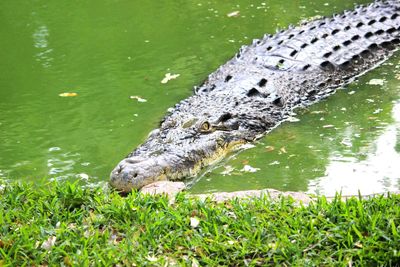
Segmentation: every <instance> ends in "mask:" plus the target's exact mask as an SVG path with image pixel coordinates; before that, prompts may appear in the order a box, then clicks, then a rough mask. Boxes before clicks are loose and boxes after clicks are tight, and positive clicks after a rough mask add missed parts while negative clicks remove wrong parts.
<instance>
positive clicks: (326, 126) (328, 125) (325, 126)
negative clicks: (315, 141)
mask: <svg viewBox="0 0 400 267" xmlns="http://www.w3.org/2000/svg"><path fill="white" fill-rule="evenodd" d="M333 127H335V125H332V124H327V125H324V126H322V128H333Z"/></svg>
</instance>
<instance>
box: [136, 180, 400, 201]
mask: <svg viewBox="0 0 400 267" xmlns="http://www.w3.org/2000/svg"><path fill="white" fill-rule="evenodd" d="M186 189H187V188H186V186H185V184H184V183H183V182H172V181H158V182H154V183H152V184H149V185H146V186H144V187H143V188H142V189H141V190H140V193H142V194H149V195H163V194H164V195H167V196H168V197H169V199H170V202H172V203H173V202H174V200H175V196H176V195H177V194H178V193H179V192H182V191H185V190H186ZM337 194H338V195H339V197H340V199H342V200H347V199H349V198H353V197H358V198H360V199H368V198H371V197H375V196H388V195H390V194H396V195H400V191H387V192H380V193H374V194H361V193H360V194H357V195H340V193H339V192H338V193H337ZM188 195H189V197H193V198H197V199H201V200H205V199H211V200H213V201H215V202H224V201H227V200H231V199H235V198H238V199H251V198H260V197H263V196H267V197H268V198H270V199H271V200H277V199H279V198H280V197H282V196H284V197H291V198H293V200H294V201H295V202H296V203H299V204H304V205H308V204H309V203H310V202H313V201H315V200H317V198H318V197H321V196H323V195H311V194H307V193H303V192H294V191H279V190H276V189H272V188H265V189H259V190H241V191H234V192H215V193H205V194H190V193H189V194H188ZM324 197H325V198H326V199H327V200H328V201H332V200H333V199H335V198H336V196H324Z"/></svg>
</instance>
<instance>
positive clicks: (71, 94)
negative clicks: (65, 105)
mask: <svg viewBox="0 0 400 267" xmlns="http://www.w3.org/2000/svg"><path fill="white" fill-rule="evenodd" d="M77 95H78V94H77V93H61V94H59V96H61V97H71V96H77Z"/></svg>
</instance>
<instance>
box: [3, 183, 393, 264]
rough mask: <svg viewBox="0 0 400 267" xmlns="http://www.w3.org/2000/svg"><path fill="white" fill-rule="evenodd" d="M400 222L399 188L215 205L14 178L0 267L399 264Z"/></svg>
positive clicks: (6, 201)
mask: <svg viewBox="0 0 400 267" xmlns="http://www.w3.org/2000/svg"><path fill="white" fill-rule="evenodd" d="M191 218H196V219H198V220H199V222H200V223H199V225H198V226H197V227H192V226H191V223H190V220H191ZM399 224H400V196H399V195H389V196H388V197H374V198H371V199H368V200H362V199H361V200H360V199H357V198H353V199H349V200H347V201H346V202H343V201H341V200H339V198H336V199H335V200H333V201H332V202H331V203H329V202H327V201H326V199H324V198H319V199H318V200H317V201H316V202H315V203H312V204H310V205H309V206H307V207H303V206H299V205H296V203H295V202H294V201H293V200H292V199H290V198H281V199H279V200H278V201H274V202H271V201H270V200H268V198H261V199H253V200H251V201H247V200H232V201H228V202H224V203H219V204H217V203H214V202H211V201H199V200H194V199H192V198H190V197H188V195H185V194H180V195H178V197H177V199H176V202H175V203H174V204H168V199H166V198H165V197H149V196H142V195H140V194H137V193H132V194H129V195H128V196H125V197H123V196H120V195H118V194H117V193H116V192H113V191H109V190H104V189H102V188H94V189H93V188H92V189H90V188H82V187H81V186H78V185H77V184H69V183H62V184H60V183H51V184H48V185H46V186H43V187H41V188H40V189H38V188H35V187H33V186H32V185H26V184H25V185H21V184H17V183H14V184H11V185H7V186H6V187H5V188H3V191H2V193H0V266H9V265H10V266H11V265H12V266H15V265H17V266H27V265H28V266H31V265H35V266H38V265H49V266H53V265H56V266H59V265H65V266H89V265H90V266H113V265H114V266H132V265H133V266H135V265H137V266H146V265H148V266H176V265H177V266H180V265H183V266H204V265H207V266H216V265H225V266H226V265H229V266H235V265H239V266H245V265H249V266H254V265H281V266H292V265H294V266H386V265H387V266H399V263H400V226H399ZM54 237H55V238H54ZM51 241H55V242H53V243H52V242H51Z"/></svg>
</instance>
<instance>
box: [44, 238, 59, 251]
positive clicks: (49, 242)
mask: <svg viewBox="0 0 400 267" xmlns="http://www.w3.org/2000/svg"><path fill="white" fill-rule="evenodd" d="M56 240H57V237H55V236H50V237H49V238H48V239H47V240H46V241H44V242H43V243H42V246H41V248H43V249H45V250H50V249H51V248H52V247H53V246H54V244H55V243H56Z"/></svg>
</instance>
